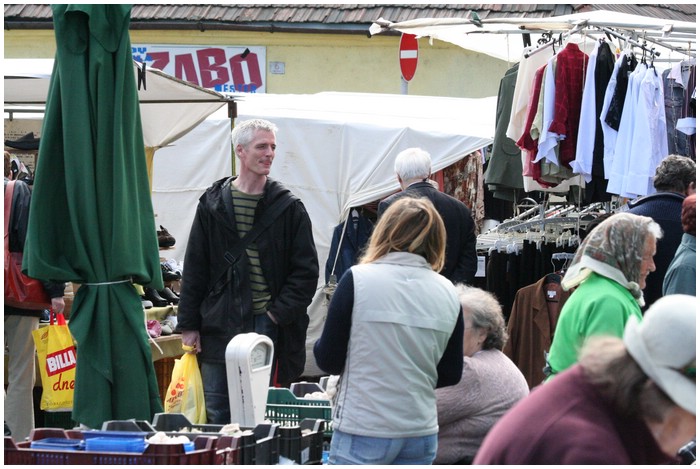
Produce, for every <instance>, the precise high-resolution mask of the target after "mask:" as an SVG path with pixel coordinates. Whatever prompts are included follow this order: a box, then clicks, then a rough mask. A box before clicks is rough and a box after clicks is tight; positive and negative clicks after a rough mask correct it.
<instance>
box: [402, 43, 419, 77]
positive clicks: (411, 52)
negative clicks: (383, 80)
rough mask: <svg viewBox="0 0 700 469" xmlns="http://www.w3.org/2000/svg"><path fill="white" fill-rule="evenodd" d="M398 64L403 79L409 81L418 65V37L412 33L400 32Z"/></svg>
mask: <svg viewBox="0 0 700 469" xmlns="http://www.w3.org/2000/svg"><path fill="white" fill-rule="evenodd" d="M399 65H400V66H401V76H403V79H404V80H406V81H411V78H413V75H414V74H415V73H416V67H418V39H417V38H416V36H415V35H413V34H405V33H404V34H401V41H400V42H399Z"/></svg>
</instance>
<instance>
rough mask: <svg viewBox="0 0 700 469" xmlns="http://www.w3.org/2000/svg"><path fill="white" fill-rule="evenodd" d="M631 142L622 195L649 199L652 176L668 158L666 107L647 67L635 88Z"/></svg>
mask: <svg viewBox="0 0 700 469" xmlns="http://www.w3.org/2000/svg"><path fill="white" fill-rule="evenodd" d="M636 109H637V112H636V114H637V115H636V118H635V122H634V134H633V137H632V138H633V140H632V141H633V142H634V149H633V150H632V154H631V156H630V157H631V158H633V159H634V161H631V162H630V165H629V171H628V172H627V174H626V176H625V179H624V183H623V191H624V192H625V193H627V194H631V195H634V196H643V195H649V194H653V193H654V192H656V190H655V189H654V184H653V182H654V174H655V173H656V168H657V167H658V166H659V164H660V163H661V160H662V159H664V158H665V157H666V155H668V137H667V134H666V107H665V105H664V90H663V82H662V78H661V75H659V74H658V73H657V71H656V70H655V69H654V67H649V68H648V69H647V70H646V72H644V75H643V76H642V79H641V82H640V85H639V99H638V101H637V106H636Z"/></svg>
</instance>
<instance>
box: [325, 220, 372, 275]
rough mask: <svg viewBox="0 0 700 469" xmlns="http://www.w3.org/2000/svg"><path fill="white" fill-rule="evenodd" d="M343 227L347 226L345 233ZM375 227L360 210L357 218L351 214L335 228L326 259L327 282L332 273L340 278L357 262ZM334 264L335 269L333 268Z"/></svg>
mask: <svg viewBox="0 0 700 469" xmlns="http://www.w3.org/2000/svg"><path fill="white" fill-rule="evenodd" d="M343 228H345V233H343ZM373 229H374V225H373V224H372V220H370V219H369V218H367V217H366V216H365V215H364V214H362V212H358V216H357V220H355V218H354V217H352V216H350V217H349V218H348V220H347V223H345V222H343V223H340V224H339V225H337V226H336V227H335V228H334V229H333V238H332V239H331V248H330V251H329V252H328V259H327V260H326V283H328V279H329V278H330V276H331V274H332V273H334V274H335V278H336V280H340V277H342V276H343V274H344V273H345V271H346V270H348V269H349V268H350V267H352V266H353V265H355V264H356V263H357V259H358V257H359V255H360V253H361V252H362V248H364V247H365V244H367V241H368V240H369V237H370V235H371V234H372V230H373ZM341 240H342V242H341ZM338 249H340V252H338ZM336 256H337V259H338V260H337V261H336ZM334 266H335V270H333V267H334Z"/></svg>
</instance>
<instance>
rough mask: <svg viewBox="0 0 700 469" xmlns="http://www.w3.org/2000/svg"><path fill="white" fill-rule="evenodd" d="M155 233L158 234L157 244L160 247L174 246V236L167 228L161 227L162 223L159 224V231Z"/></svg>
mask: <svg viewBox="0 0 700 469" xmlns="http://www.w3.org/2000/svg"><path fill="white" fill-rule="evenodd" d="M156 234H157V235H158V246H159V247H162V248H170V247H173V246H175V238H173V236H172V235H171V234H170V233H168V230H166V229H165V228H163V225H160V231H156Z"/></svg>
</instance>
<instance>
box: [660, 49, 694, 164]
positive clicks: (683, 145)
mask: <svg viewBox="0 0 700 469" xmlns="http://www.w3.org/2000/svg"><path fill="white" fill-rule="evenodd" d="M694 67H695V66H694V65H690V62H689V61H684V62H678V63H676V64H675V65H673V67H671V68H669V69H666V70H664V72H663V74H662V79H663V83H664V103H665V107H666V128H667V136H668V152H669V154H672V155H681V156H691V152H692V147H691V145H692V141H693V138H694V137H692V136H690V135H688V134H686V133H684V132H681V131H679V130H678V129H677V128H676V123H677V122H678V120H679V119H681V118H683V117H684V115H685V113H686V111H685V94H686V89H687V88H688V81H689V79H690V72H691V68H694Z"/></svg>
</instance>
